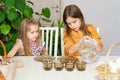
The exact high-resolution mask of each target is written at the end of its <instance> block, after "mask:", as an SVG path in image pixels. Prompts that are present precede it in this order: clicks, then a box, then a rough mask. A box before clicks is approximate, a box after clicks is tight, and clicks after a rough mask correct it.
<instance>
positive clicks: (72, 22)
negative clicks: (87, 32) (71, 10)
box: [66, 16, 81, 31]
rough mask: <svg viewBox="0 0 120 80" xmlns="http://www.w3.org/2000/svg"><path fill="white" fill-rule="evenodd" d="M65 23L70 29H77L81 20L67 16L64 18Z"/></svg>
mask: <svg viewBox="0 0 120 80" xmlns="http://www.w3.org/2000/svg"><path fill="white" fill-rule="evenodd" d="M66 22H67V25H68V26H69V28H70V29H73V30H75V31H78V30H79V28H80V25H81V20H80V19H79V18H73V17H70V16H68V17H67V19H66Z"/></svg>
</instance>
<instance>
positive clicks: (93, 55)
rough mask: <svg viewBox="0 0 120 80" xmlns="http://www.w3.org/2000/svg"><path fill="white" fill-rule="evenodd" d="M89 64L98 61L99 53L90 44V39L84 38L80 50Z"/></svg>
mask: <svg viewBox="0 0 120 80" xmlns="http://www.w3.org/2000/svg"><path fill="white" fill-rule="evenodd" d="M78 51H79V52H80V53H81V55H82V56H83V58H85V61H86V62H87V63H93V62H95V61H96V60H97V59H98V52H97V51H96V50H95V49H94V47H93V45H91V44H90V38H89V37H88V36H84V37H83V39H82V42H81V43H80V45H79V50H78Z"/></svg>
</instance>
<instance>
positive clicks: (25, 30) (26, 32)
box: [7, 18, 47, 57]
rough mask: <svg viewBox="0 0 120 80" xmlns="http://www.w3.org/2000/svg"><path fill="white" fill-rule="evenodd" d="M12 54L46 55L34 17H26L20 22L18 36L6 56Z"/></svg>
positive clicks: (11, 55)
mask: <svg viewBox="0 0 120 80" xmlns="http://www.w3.org/2000/svg"><path fill="white" fill-rule="evenodd" d="M14 55H21V56H38V55H47V51H46V49H45V47H44V41H41V37H40V30H39V26H38V21H36V20H35V19H34V18H26V19H24V20H23V21H22V22H21V25H20V29H19V37H18V39H17V40H16V43H15V45H14V46H13V48H12V49H11V50H10V52H9V53H8V55H7V56H8V57H13V56H14Z"/></svg>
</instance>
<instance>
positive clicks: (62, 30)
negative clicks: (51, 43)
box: [60, 28, 100, 56]
mask: <svg viewBox="0 0 120 80" xmlns="http://www.w3.org/2000/svg"><path fill="white" fill-rule="evenodd" d="M96 30H97V32H98V33H100V29H99V28H96ZM60 33H61V54H62V56H64V42H63V34H64V28H61V29H60Z"/></svg>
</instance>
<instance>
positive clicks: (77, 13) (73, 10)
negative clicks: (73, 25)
mask: <svg viewBox="0 0 120 80" xmlns="http://www.w3.org/2000/svg"><path fill="white" fill-rule="evenodd" d="M68 16H69V17H73V18H79V19H80V20H81V26H80V30H81V31H83V34H84V35H89V32H88V30H87V27H86V24H85V20H84V16H83V14H82V12H81V10H80V8H79V7H77V6H76V5H74V4H71V5H68V6H66V8H65V9H64V12H63V22H64V26H65V29H66V32H67V34H68V35H70V28H69V26H68V25H67V22H66V19H67V17H68Z"/></svg>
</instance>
